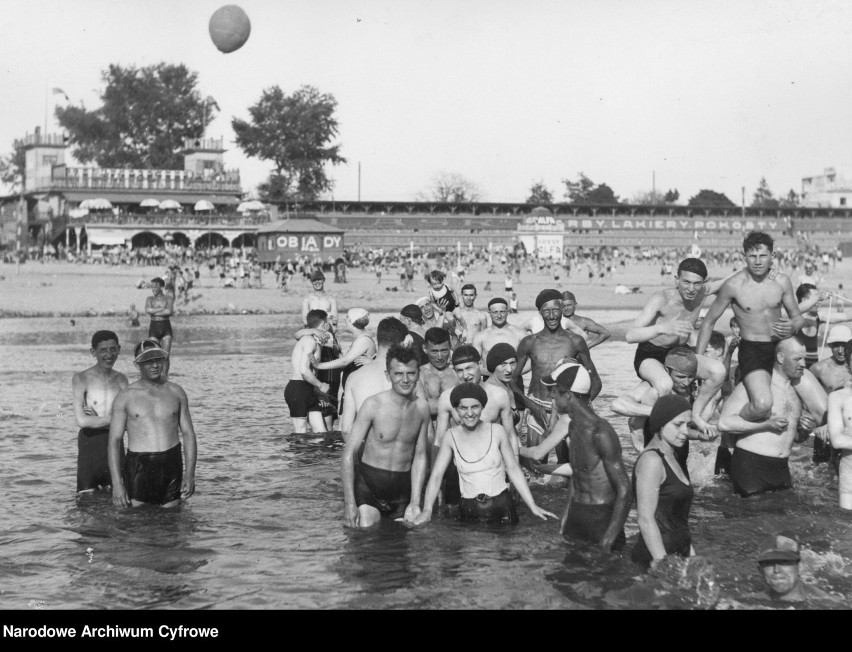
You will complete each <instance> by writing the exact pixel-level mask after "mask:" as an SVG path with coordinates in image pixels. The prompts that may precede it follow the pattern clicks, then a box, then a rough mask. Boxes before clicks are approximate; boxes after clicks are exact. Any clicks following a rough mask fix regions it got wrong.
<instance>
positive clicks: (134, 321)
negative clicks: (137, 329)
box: [127, 303, 139, 326]
mask: <svg viewBox="0 0 852 652" xmlns="http://www.w3.org/2000/svg"><path fill="white" fill-rule="evenodd" d="M127 316H128V318H129V319H130V325H131V326H138V325H139V311H138V310H136V304H135V303H131V304H130V308H129V309H128V310H127Z"/></svg>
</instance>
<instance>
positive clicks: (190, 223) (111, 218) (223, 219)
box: [68, 213, 269, 228]
mask: <svg viewBox="0 0 852 652" xmlns="http://www.w3.org/2000/svg"><path fill="white" fill-rule="evenodd" d="M268 223H269V215H267V214H261V215H241V214H239V213H231V214H228V215H198V214H193V215H187V214H182V213H152V214H150V215H143V214H137V213H125V214H122V215H113V214H112V213H105V214H103V215H98V214H97V213H89V214H88V215H86V216H85V217H78V218H72V217H69V218H68V224H69V225H82V224H112V225H115V226H162V227H175V226H185V227H189V228H195V227H203V226H235V227H236V226H261V225H263V224H268Z"/></svg>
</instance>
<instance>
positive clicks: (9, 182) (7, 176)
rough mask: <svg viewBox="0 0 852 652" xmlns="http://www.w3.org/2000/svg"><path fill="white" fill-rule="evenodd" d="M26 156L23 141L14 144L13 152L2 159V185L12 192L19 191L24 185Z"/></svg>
mask: <svg viewBox="0 0 852 652" xmlns="http://www.w3.org/2000/svg"><path fill="white" fill-rule="evenodd" d="M25 172H26V154H25V153H24V143H23V141H20V140H16V141H15V142H14V143H12V152H11V153H10V154H7V155H6V156H3V157H0V183H2V184H3V185H4V186H6V187H7V188H10V189H11V190H12V191H19V190H20V189H21V186H22V184H23V183H24V174H25Z"/></svg>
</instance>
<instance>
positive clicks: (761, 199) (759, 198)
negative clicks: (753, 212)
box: [751, 177, 779, 208]
mask: <svg viewBox="0 0 852 652" xmlns="http://www.w3.org/2000/svg"><path fill="white" fill-rule="evenodd" d="M778 205H779V202H778V200H777V199H775V197H773V196H772V191H771V190H770V189H769V184H767V183H766V177H760V183H759V184H758V185H757V190H755V191H754V197H753V198H752V200H751V207H752V208H778Z"/></svg>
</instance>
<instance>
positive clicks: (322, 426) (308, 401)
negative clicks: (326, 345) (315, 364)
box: [284, 310, 330, 433]
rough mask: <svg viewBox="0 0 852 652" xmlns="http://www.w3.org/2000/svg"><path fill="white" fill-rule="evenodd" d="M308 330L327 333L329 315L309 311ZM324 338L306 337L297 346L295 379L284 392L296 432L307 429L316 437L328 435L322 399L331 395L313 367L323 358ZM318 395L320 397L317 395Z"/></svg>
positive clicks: (294, 361) (294, 364)
mask: <svg viewBox="0 0 852 652" xmlns="http://www.w3.org/2000/svg"><path fill="white" fill-rule="evenodd" d="M307 325H308V328H309V329H316V330H318V331H321V332H327V331H328V329H329V325H328V315H327V314H326V312H325V311H324V310H309V311H308V314H307ZM321 347H322V341H321V338H320V337H319V336H317V335H315V334H308V335H304V336H302V337H300V338H299V341H298V342H296V346H294V347H293V353H292V354H291V355H290V360H291V363H292V368H293V370H292V375H291V376H290V381H289V382H288V383H287V387H285V388H284V400H285V401H287V407H288V408H289V410H290V419H291V420H292V422H293V431H294V432H297V433H304V432H307V431H308V425H310V426H311V430H312V431H313V432H315V433H321V432H326V423H325V420H324V418H323V412H322V410H323V408H322V405H320V396H321V395H326V396H327V395H328V391H329V389H330V388H329V385H328V383H324V382H322V381H321V380H320V379H319V378H317V376H316V374H315V373H314V370H313V369H312V367H311V360H319V359H320V357H321V355H322V349H321ZM317 392H319V393H320V394H317Z"/></svg>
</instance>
